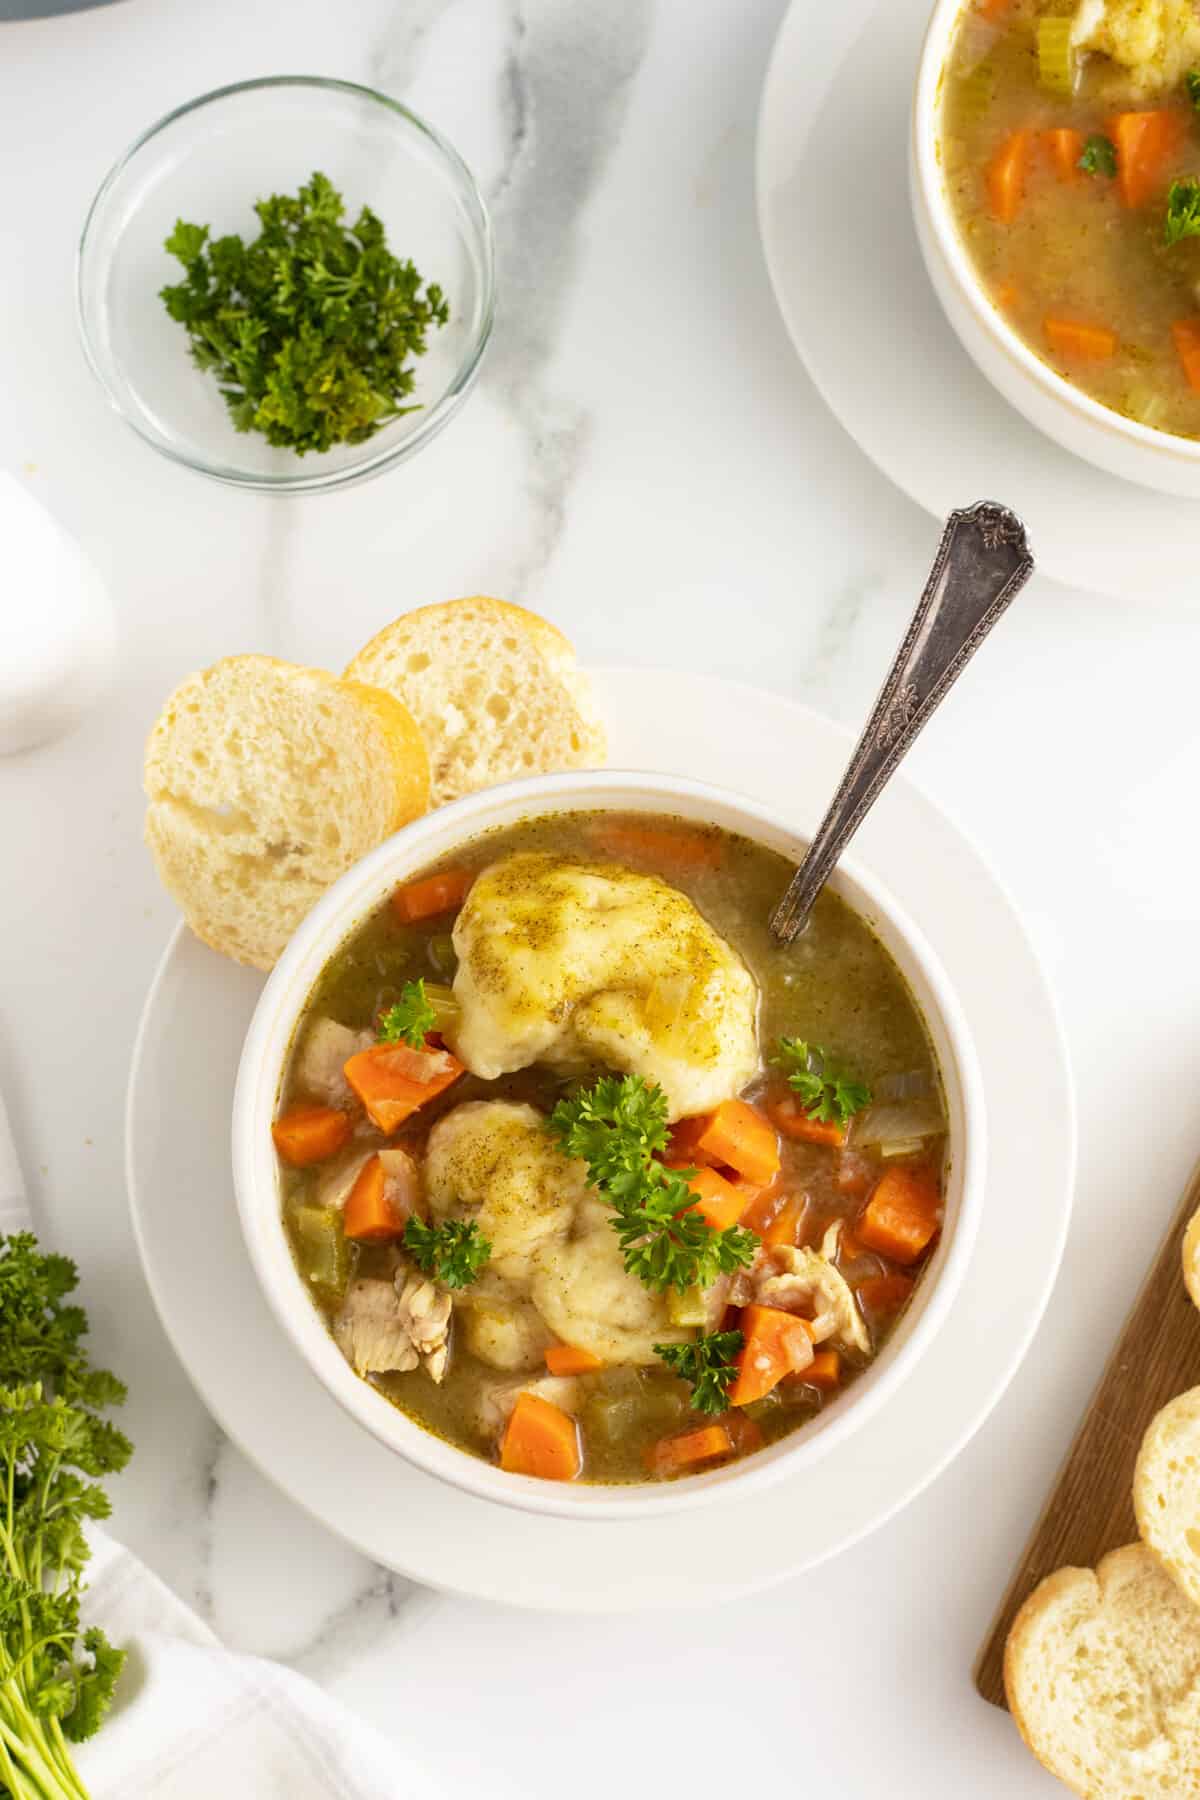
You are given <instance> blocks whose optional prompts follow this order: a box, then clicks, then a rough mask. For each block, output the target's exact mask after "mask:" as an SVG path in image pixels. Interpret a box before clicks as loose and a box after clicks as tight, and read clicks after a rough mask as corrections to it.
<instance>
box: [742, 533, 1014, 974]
mask: <svg viewBox="0 0 1200 1800" xmlns="http://www.w3.org/2000/svg"><path fill="white" fill-rule="evenodd" d="M1032 574H1033V555H1032V552H1031V551H1030V548H1029V545H1028V542H1027V541H1026V537H1025V527H1024V526H1023V525H1022V523H1021V521H1020V519H1018V518H1017V516H1016V514H1015V513H1012V512H1010V511H1009V510H1008V508H1007V507H1006V506H997V505H996V503H995V502H994V501H991V500H980V501H979V502H978V503H977V504H976V505H975V506H966V507H963V508H961V509H960V510H959V511H958V512H952V513H951V514H950V517H949V518H948V519H947V521H946V529H945V531H944V532H943V533H942V541H941V543H940V544H939V545H938V553H937V556H936V557H935V558H934V563H933V568H932V569H931V570H930V572H929V580H928V581H927V582H926V584H925V592H924V593H923V594H922V595H921V598H920V601H919V603H918V605H917V610H916V612H915V613H914V614H913V617H912V624H911V625H910V626H909V628H908V630H907V631H906V632H905V634H904V641H903V643H902V644H901V645H900V648H899V650H898V651H897V652H896V659H895V661H894V662H893V664H892V666H891V669H890V670H889V672H888V677H887V680H886V681H885V682H884V684H883V687H882V688H881V689H880V693H879V698H878V700H876V702H875V707H874V710H873V711H872V713H871V716H870V718H869V719H868V720H867V724H866V729H865V730H864V732H863V734H862V736H861V737H860V738H859V740H858V743H857V745H856V746H855V750H854V754H853V756H852V757H851V758H850V761H849V763H848V765H847V767H846V773H845V774H844V775H843V776H842V781H841V786H840V787H839V788H838V791H837V793H836V794H835V795H834V796H833V800H832V802H831V803H830V807H829V811H828V812H827V813H826V814H825V817H824V818H823V819H822V821H821V824H820V828H819V829H818V831H817V834H816V836H815V837H814V838H813V841H812V843H811V844H810V845H809V849H808V854H807V856H806V857H805V858H804V861H803V862H802V863H801V864H800V867H799V868H798V869H797V870H796V873H795V875H793V877H792V880H791V882H790V884H789V886H788V890H787V893H786V894H785V895H784V896H783V899H782V900H781V901H780V902H779V905H778V906H777V907H776V909H775V912H774V914H773V915H772V918H771V930H772V932H773V934H774V935H775V937H776V938H777V939H778V940H779V942H780V943H781V944H790V943H791V941H792V939H793V938H794V937H796V936H797V934H798V933H799V932H800V931H801V930H803V928H804V925H805V923H806V922H807V919H808V915H809V913H810V912H811V911H812V908H813V903H814V901H815V900H816V898H817V895H818V894H819V893H820V891H821V889H822V888H823V887H824V886H825V883H826V882H827V881H828V879H829V877H830V875H831V874H832V873H833V869H834V865H835V864H836V862H837V860H838V857H839V856H840V855H841V854H842V851H843V850H844V849H845V848H846V845H847V844H848V843H849V841H850V839H851V838H852V837H853V836H854V833H855V832H856V831H857V830H858V828H859V826H860V825H861V824H862V822H863V820H864V818H865V817H866V815H867V813H868V812H869V811H870V809H871V807H872V806H873V805H874V803H875V800H876V799H877V797H878V795H879V793H880V790H881V789H882V788H883V786H884V783H885V782H886V781H887V780H888V777H889V776H890V775H892V774H893V773H894V771H895V769H896V767H897V765H898V764H899V763H900V761H901V759H902V758H903V756H904V755H905V752H906V751H907V750H908V748H909V746H910V745H911V744H912V742H913V740H914V738H915V737H916V736H917V734H918V732H919V731H920V730H921V727H922V726H923V725H924V724H925V722H926V720H927V719H929V718H930V716H931V715H932V714H933V712H934V711H935V710H936V708H937V706H938V705H939V703H940V702H941V701H942V700H943V699H944V698H945V696H946V695H947V694H948V693H949V691H950V689H951V688H952V687H953V685H954V683H955V681H956V680H957V679H958V677H959V675H960V674H961V673H962V671H963V670H964V669H965V668H966V666H967V664H968V663H969V662H970V660H971V658H972V656H974V654H975V652H976V650H978V648H979V646H980V644H982V642H983V640H984V638H985V637H986V636H987V634H988V632H989V631H990V630H991V629H992V626H993V625H994V624H995V623H996V620H997V619H998V618H999V617H1000V615H1001V613H1003V612H1004V611H1005V609H1006V608H1007V606H1008V604H1009V602H1010V601H1011V600H1013V599H1015V598H1016V596H1017V595H1018V594H1019V593H1020V591H1021V589H1022V588H1023V587H1024V586H1025V583H1026V582H1027V581H1028V580H1029V577H1030V576H1031V575H1032Z"/></svg>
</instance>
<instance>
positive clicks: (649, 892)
mask: <svg viewBox="0 0 1200 1800" xmlns="http://www.w3.org/2000/svg"><path fill="white" fill-rule="evenodd" d="M454 945H455V949H456V950H457V952H458V958H459V963H458V972H457V974H456V976H455V980H454V993H455V998H456V999H457V1000H458V1002H459V1005H460V1006H461V1008H462V1019H461V1023H460V1024H459V1026H458V1029H457V1032H456V1034H455V1038H454V1048H455V1051H456V1053H457V1054H458V1056H459V1057H460V1059H461V1060H462V1061H463V1062H464V1063H465V1064H466V1066H467V1068H468V1069H470V1070H472V1071H473V1073H474V1074H476V1075H480V1076H482V1077H483V1078H484V1079H485V1080H493V1079H495V1078H496V1077H497V1076H499V1075H504V1074H508V1073H509V1072H510V1071H512V1070H513V1069H523V1068H525V1067H527V1066H528V1064H530V1063H533V1062H543V1063H549V1064H551V1065H552V1066H554V1067H558V1068H568V1069H569V1068H583V1067H587V1066H589V1065H593V1064H603V1065H604V1066H605V1067H607V1068H611V1069H618V1070H621V1071H622V1072H624V1073H627V1074H634V1075H640V1076H642V1077H643V1079H644V1080H646V1081H647V1082H657V1083H658V1085H659V1086H660V1087H661V1088H662V1090H663V1092H664V1093H665V1094H666V1097H667V1103H668V1109H669V1116H670V1117H671V1118H672V1119H677V1118H682V1117H683V1116H684V1115H685V1114H690V1113H700V1112H705V1111H707V1110H708V1109H709V1108H711V1107H714V1106H717V1105H719V1103H720V1102H721V1101H722V1100H727V1099H729V1098H730V1096H731V1095H734V1094H736V1093H738V1092H739V1091H740V1089H741V1088H743V1087H744V1086H745V1085H746V1083H747V1082H748V1081H749V1080H750V1079H751V1077H752V1076H753V1075H754V1073H755V1070H756V1068H757V1063H758V1046H757V1038H756V1030H755V1023H756V1014H757V1006H758V989H757V985H756V983H755V981H754V978H753V976H752V975H751V974H750V971H749V970H748V969H747V968H746V966H745V964H744V963H743V962H742V960H741V958H740V957H739V956H738V954H737V952H736V951H735V950H734V949H732V947H731V946H730V945H729V944H727V943H726V942H725V940H724V939H723V938H722V937H720V936H719V935H718V933H717V932H715V931H714V930H713V928H712V926H711V925H709V924H708V922H707V920H706V919H704V918H703V916H702V915H701V914H700V913H699V912H698V911H697V909H696V907H695V906H693V904H692V902H691V901H690V900H689V899H688V898H687V896H686V894H681V893H680V892H679V890H678V889H677V888H673V887H671V886H670V885H669V884H668V883H667V882H665V881H662V880H660V879H659V878H658V876H656V875H640V874H636V873H634V872H633V871H632V870H629V869H624V868H621V867H620V866H618V865H616V864H611V863H602V862H583V861H577V860H574V859H572V858H570V857H563V856H555V855H551V854H549V853H546V852H541V851H526V852H520V853H518V854H516V855H513V856H508V857H505V858H503V859H502V860H501V861H499V862H496V863H493V864H492V866H491V867H490V868H488V869H485V870H484V872H483V873H482V874H481V875H480V876H479V877H478V878H477V879H476V881H475V884H474V886H473V887H472V889H471V891H470V894H469V895H468V896H467V900H466V903H465V905H464V906H463V908H462V911H461V912H460V913H459V915H458V919H457V922H456V924H455V927H454Z"/></svg>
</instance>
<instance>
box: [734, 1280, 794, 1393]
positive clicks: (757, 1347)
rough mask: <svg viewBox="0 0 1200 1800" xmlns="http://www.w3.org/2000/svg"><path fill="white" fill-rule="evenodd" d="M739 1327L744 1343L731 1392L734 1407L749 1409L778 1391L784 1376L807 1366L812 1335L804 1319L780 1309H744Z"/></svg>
mask: <svg viewBox="0 0 1200 1800" xmlns="http://www.w3.org/2000/svg"><path fill="white" fill-rule="evenodd" d="M739 1327H740V1330H741V1333H742V1337H743V1339H744V1342H743V1345H742V1348H741V1350H739V1352H738V1355H737V1374H736V1376H735V1377H734V1381H733V1386H732V1387H731V1388H730V1390H729V1404H730V1405H731V1406H749V1404H750V1402H751V1401H752V1400H761V1399H762V1397H763V1395H764V1394H769V1393H770V1392H771V1389H772V1388H773V1387H777V1386H778V1384H779V1383H780V1382H781V1381H782V1380H783V1378H784V1376H785V1375H792V1374H797V1373H799V1372H800V1370H801V1369H802V1368H803V1367H804V1366H805V1364H806V1363H807V1360H808V1359H807V1356H806V1354H805V1352H806V1351H811V1349H812V1334H811V1332H810V1331H809V1329H808V1325H807V1322H806V1321H805V1320H804V1319H798V1318H797V1317H796V1315H795V1313H789V1312H784V1311H783V1310H782V1309H781V1308H780V1307H777V1306H759V1305H758V1304H757V1303H756V1304H755V1305H753V1306H744V1307H743V1308H742V1313H741V1319H740V1321H739Z"/></svg>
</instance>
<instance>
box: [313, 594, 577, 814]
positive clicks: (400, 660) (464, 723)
mask: <svg viewBox="0 0 1200 1800" xmlns="http://www.w3.org/2000/svg"><path fill="white" fill-rule="evenodd" d="M346 674H347V676H349V677H350V679H351V680H353V681H366V682H370V683H372V684H373V685H374V686H376V687H381V688H386V689H387V691H388V693H390V694H394V695H395V697H396V698H397V699H398V700H400V701H402V702H403V703H404V705H405V706H407V707H408V709H409V711H410V712H411V713H412V714H413V715H414V717H415V718H416V720H417V722H418V724H419V725H420V727H421V730H422V731H423V732H424V734H425V742H426V744H427V746H428V749H429V763H430V772H431V785H432V799H433V804H434V805H435V806H440V805H442V804H443V803H444V802H445V801H447V800H457V799H458V798H459V796H460V795H462V794H470V793H474V792H475V790H476V789H477V788H484V787H493V786H494V785H495V784H496V783H497V782H500V781H512V780H514V779H516V777H518V776H521V775H538V774H546V773H548V772H549V771H550V770H552V769H580V768H595V767H596V766H597V765H598V764H600V763H603V761H604V758H605V754H606V745H605V737H604V727H603V725H602V724H601V722H600V718H599V715H598V714H597V712H596V710H595V706H594V704H593V702H592V699H591V695H590V692H589V690H588V683H587V677H586V676H585V675H584V674H583V673H582V672H581V671H580V669H579V668H578V667H577V665H576V662H575V652H574V650H573V649H572V648H571V645H570V643H569V642H568V641H567V639H566V638H565V637H564V636H563V635H562V633H561V631H558V630H557V629H556V628H555V627H554V626H553V625H551V624H549V623H548V622H547V621H546V620H545V619H540V618H539V617H538V616H537V614H536V613H531V612H526V611H525V609H524V607H521V606H511V605H509V603H508V602H507V601H505V600H491V599H488V598H487V597H485V596H483V595H477V596H475V597H474V598H472V599H466V600H446V601H443V602H441V603H439V604H438V605H435V606H422V607H419V608H418V609H417V611H416V612H410V613H406V614H405V615H404V616H403V618H400V619H397V620H396V621H395V623H394V624H392V625H385V626H384V628H383V630H382V631H381V632H379V633H378V634H377V635H376V636H375V637H373V638H372V639H371V642H370V643H369V644H367V645H366V647H365V648H364V649H362V650H360V651H359V653H358V655H357V656H356V657H355V658H354V660H353V662H352V663H351V664H350V666H349V668H348V669H347V670H346Z"/></svg>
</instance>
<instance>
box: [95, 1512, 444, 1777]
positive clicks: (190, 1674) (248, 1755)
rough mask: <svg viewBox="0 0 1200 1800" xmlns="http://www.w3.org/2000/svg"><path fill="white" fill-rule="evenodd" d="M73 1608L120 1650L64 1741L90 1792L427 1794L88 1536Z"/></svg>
mask: <svg viewBox="0 0 1200 1800" xmlns="http://www.w3.org/2000/svg"><path fill="white" fill-rule="evenodd" d="M91 1541H92V1547H93V1557H92V1561H91V1562H90V1563H89V1565H88V1585H87V1592H86V1595H85V1598H84V1617H85V1621H86V1623H88V1624H92V1625H100V1626H102V1627H103V1628H104V1630H105V1631H106V1632H107V1633H108V1635H109V1637H110V1638H111V1639H112V1641H113V1643H114V1644H118V1645H121V1646H123V1647H124V1648H125V1649H127V1650H128V1652H129V1660H128V1662H127V1663H126V1665H125V1668H124V1669H123V1671H122V1673H121V1678H120V1681H119V1682H118V1685H117V1694H116V1700H115V1703H114V1706H113V1710H112V1712H111V1713H110V1714H109V1716H108V1718H107V1719H106V1720H105V1722H104V1724H103V1725H102V1726H101V1728H100V1731H99V1732H98V1733H97V1735H96V1736H95V1737H94V1738H92V1739H91V1740H90V1741H89V1742H88V1743H86V1744H81V1745H80V1746H79V1747H78V1749H77V1750H76V1753H75V1756H76V1763H77V1765H78V1768H79V1773H80V1775H81V1777H82V1779H83V1782H84V1785H85V1786H86V1787H87V1788H88V1789H89V1791H90V1793H91V1795H92V1800H151V1797H153V1800H213V1796H214V1795H229V1796H230V1800H433V1796H434V1794H435V1791H436V1790H434V1789H433V1788H432V1787H431V1786H430V1784H429V1782H428V1781H427V1779H426V1778H425V1777H424V1776H423V1775H422V1774H421V1773H420V1772H419V1771H418V1770H417V1769H416V1768H414V1766H413V1765H412V1763H411V1762H409V1760H408V1759H407V1757H406V1756H405V1755H404V1753H403V1752H402V1751H401V1750H399V1749H398V1748H397V1747H396V1746H394V1745H392V1744H390V1743H389V1742H388V1741H387V1740H386V1739H385V1738H383V1737H381V1736H380V1734H379V1733H378V1732H377V1731H375V1730H374V1728H373V1727H372V1726H370V1725H367V1724H364V1723H363V1722H362V1721H361V1720H358V1719H355V1718H353V1717H352V1716H351V1715H350V1714H349V1713H348V1712H346V1710H345V1709H344V1708H343V1707H341V1706H340V1705H338V1704H337V1702H335V1701H333V1700H331V1699H330V1698H329V1697H328V1695H326V1694H323V1693H322V1692H321V1690H320V1689H319V1688H317V1687H315V1686H314V1685H313V1683H312V1682H311V1681H307V1680H306V1679H305V1678H304V1677H303V1676H301V1675H297V1674H295V1673H294V1672H293V1671H292V1670H290V1669H286V1668H283V1667H282V1666H281V1665H280V1664H278V1663H272V1662H267V1661H265V1660H264V1659H262V1658H261V1657H256V1656H235V1655H233V1654H231V1653H230V1652H229V1651H227V1650H225V1649H223V1648H222V1646H221V1644H220V1643H219V1642H218V1640H217V1638H216V1637H215V1636H214V1635H213V1633H212V1632H211V1631H210V1630H209V1628H208V1626H207V1625H205V1624H204V1623H203V1622H202V1620H200V1619H198V1618H197V1617H196V1615H195V1613H193V1612H192V1611H191V1610H190V1608H188V1607H187V1606H185V1605H184V1604H183V1602H182V1601H181V1600H179V1599H178V1598H177V1597H176V1595H174V1594H173V1593H172V1592H171V1591H170V1589H169V1588H167V1587H165V1586H164V1585H163V1583H162V1582H161V1581H159V1579H158V1577H157V1576H156V1575H153V1574H152V1573H151V1572H150V1570H149V1569H147V1568H146V1566H145V1565H144V1564H143V1563H141V1562H139V1561H138V1559H137V1558H136V1557H135V1556H132V1555H131V1554H130V1553H129V1551H128V1550H126V1549H124V1548H123V1547H122V1546H121V1545H120V1544H118V1543H116V1542H115V1541H114V1540H113V1539H112V1538H110V1537H108V1536H106V1535H105V1534H104V1533H102V1532H95V1533H93V1534H92V1537H91Z"/></svg>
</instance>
